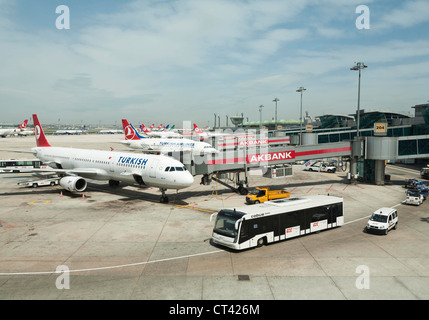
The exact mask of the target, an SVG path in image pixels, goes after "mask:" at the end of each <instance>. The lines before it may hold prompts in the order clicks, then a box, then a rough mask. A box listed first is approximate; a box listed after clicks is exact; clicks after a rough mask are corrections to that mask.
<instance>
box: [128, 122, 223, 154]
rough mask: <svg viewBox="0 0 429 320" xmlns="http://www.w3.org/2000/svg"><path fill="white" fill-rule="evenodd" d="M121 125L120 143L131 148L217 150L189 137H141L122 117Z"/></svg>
mask: <svg viewBox="0 0 429 320" xmlns="http://www.w3.org/2000/svg"><path fill="white" fill-rule="evenodd" d="M122 126H123V128H124V133H125V140H122V141H121V143H122V144H125V145H127V146H129V147H130V148H132V149H139V150H143V151H147V152H180V151H190V152H194V153H200V154H201V153H205V154H207V153H210V154H213V153H218V152H219V151H218V150H216V149H215V148H213V147H212V146H211V145H210V144H208V143H206V142H200V141H193V140H190V139H174V138H167V139H166V138H146V137H142V136H140V135H139V134H138V132H137V130H136V129H135V128H134V127H133V125H131V124H130V123H129V122H128V120H126V119H122Z"/></svg>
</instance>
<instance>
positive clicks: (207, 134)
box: [193, 123, 252, 139]
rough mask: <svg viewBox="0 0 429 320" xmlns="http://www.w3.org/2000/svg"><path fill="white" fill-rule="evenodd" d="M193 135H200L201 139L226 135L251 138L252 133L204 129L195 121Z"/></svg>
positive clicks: (226, 136) (228, 136)
mask: <svg viewBox="0 0 429 320" xmlns="http://www.w3.org/2000/svg"><path fill="white" fill-rule="evenodd" d="M193 135H198V136H199V137H200V138H201V139H207V138H209V137H225V138H249V137H251V136H252V135H251V134H248V133H245V132H240V133H226V132H219V131H215V132H212V131H203V130H201V129H200V128H199V127H198V126H197V125H196V124H195V123H194V132H193Z"/></svg>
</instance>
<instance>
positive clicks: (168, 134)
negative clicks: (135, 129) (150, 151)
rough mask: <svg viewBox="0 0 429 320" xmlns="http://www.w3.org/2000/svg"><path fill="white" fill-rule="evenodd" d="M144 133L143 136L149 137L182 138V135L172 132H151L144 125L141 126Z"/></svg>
mask: <svg viewBox="0 0 429 320" xmlns="http://www.w3.org/2000/svg"><path fill="white" fill-rule="evenodd" d="M140 128H141V129H142V131H143V134H144V135H145V136H148V137H157V138H180V137H182V135H181V134H180V133H177V132H172V131H156V132H155V131H149V130H148V129H147V128H146V126H145V125H144V124H142V125H141V126H140Z"/></svg>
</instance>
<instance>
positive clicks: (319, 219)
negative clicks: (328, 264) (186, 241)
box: [210, 195, 344, 250]
mask: <svg viewBox="0 0 429 320" xmlns="http://www.w3.org/2000/svg"><path fill="white" fill-rule="evenodd" d="M215 215H216V220H215V224H214V228H213V234H212V241H213V243H215V244H219V245H222V246H225V247H229V248H231V249H235V250H242V249H247V248H252V247H256V246H258V247H259V246H262V245H264V244H268V243H271V242H276V241H280V240H286V239H289V238H293V237H298V236H301V235H305V234H309V233H313V232H317V231H321V230H325V229H331V228H334V227H339V226H341V225H343V224H344V216H343V199H342V198H338V197H334V196H324V195H317V196H316V195H315V196H307V197H302V198H301V197H300V198H285V199H279V200H273V201H267V202H265V203H263V204H258V205H253V206H243V207H238V208H234V209H223V210H220V211H219V212H217V213H214V214H212V216H211V217H210V221H211V220H212V219H213V218H214V216H215Z"/></svg>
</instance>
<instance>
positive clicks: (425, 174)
mask: <svg viewBox="0 0 429 320" xmlns="http://www.w3.org/2000/svg"><path fill="white" fill-rule="evenodd" d="M420 177H421V178H422V179H429V167H428V168H422V169H421V170H420Z"/></svg>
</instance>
